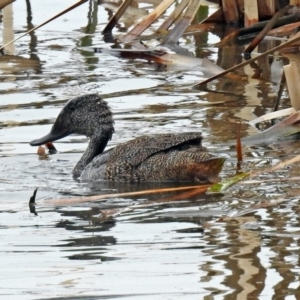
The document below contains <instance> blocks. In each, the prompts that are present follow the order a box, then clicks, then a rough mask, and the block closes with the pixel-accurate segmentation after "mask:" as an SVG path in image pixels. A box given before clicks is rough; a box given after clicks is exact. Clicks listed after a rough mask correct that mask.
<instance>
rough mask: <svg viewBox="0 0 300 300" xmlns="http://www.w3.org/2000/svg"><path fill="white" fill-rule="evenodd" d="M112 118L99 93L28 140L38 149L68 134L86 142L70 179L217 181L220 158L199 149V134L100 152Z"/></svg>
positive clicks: (146, 139)
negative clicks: (86, 144)
mask: <svg viewBox="0 0 300 300" xmlns="http://www.w3.org/2000/svg"><path fill="white" fill-rule="evenodd" d="M113 123H114V122H113V117H112V113H111V111H110V109H109V107H108V105H107V102H106V101H104V100H103V99H101V98H100V96H98V95H97V94H92V95H85V96H81V97H77V98H74V99H72V100H70V101H69V102H68V103H67V104H66V105H65V107H64V108H63V109H62V111H61V113H60V114H59V116H58V117H57V119H56V121H55V123H54V125H53V127H52V129H51V132H50V133H49V134H48V135H46V136H45V137H43V138H41V139H38V140H35V141H32V142H31V145H40V144H44V143H46V142H49V141H54V140H56V139H59V138H62V137H64V136H66V135H68V134H71V133H78V134H83V135H86V136H87V137H89V138H90V142H89V145H88V148H87V150H86V151H85V153H84V154H83V156H82V157H81V159H80V160H79V162H78V163H77V165H76V166H75V168H74V170H73V175H74V177H79V176H80V177H81V179H83V180H88V181H99V180H112V181H130V182H139V181H191V182H194V181H201V182H214V181H216V179H217V177H218V174H219V172H220V171H221V169H222V165H223V163H224V159H223V158H219V157H216V156H214V155H212V154H210V153H209V152H208V151H207V150H206V149H205V148H203V147H202V145H201V141H202V136H201V133H198V132H186V133H178V134H156V135H148V136H141V137H138V138H136V139H134V140H130V141H128V142H126V143H122V144H120V145H118V146H116V147H115V148H113V149H110V150H108V151H105V152H103V151H104V149H105V147H106V145H107V142H108V140H110V139H111V137H112V134H113V133H114V127H113Z"/></svg>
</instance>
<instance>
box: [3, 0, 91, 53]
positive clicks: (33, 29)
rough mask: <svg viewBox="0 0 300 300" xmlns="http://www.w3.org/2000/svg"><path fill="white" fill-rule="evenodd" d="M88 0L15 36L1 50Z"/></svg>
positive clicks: (84, 0) (80, 0)
mask: <svg viewBox="0 0 300 300" xmlns="http://www.w3.org/2000/svg"><path fill="white" fill-rule="evenodd" d="M87 1H88V0H79V1H78V2H77V3H75V4H73V5H71V6H70V7H68V8H67V9H65V10H63V11H62V12H60V13H58V14H57V15H55V16H53V17H51V18H50V19H48V20H46V21H45V22H43V23H41V24H40V25H37V26H35V27H34V28H32V29H30V30H28V31H26V32H25V33H23V34H21V35H20V36H18V37H17V38H15V39H13V40H11V41H9V42H8V43H6V44H5V45H3V46H1V47H0V50H2V49H3V48H4V47H6V46H8V45H10V44H11V43H13V42H15V41H17V40H19V39H21V38H22V37H24V36H25V35H27V34H29V33H31V32H33V31H35V30H36V29H38V28H40V27H42V26H44V25H46V24H48V23H49V22H51V21H53V20H55V19H57V18H58V17H60V16H62V15H64V14H65V13H67V12H69V11H70V10H72V9H74V8H76V7H78V6H80V5H81V4H83V3H85V2H87Z"/></svg>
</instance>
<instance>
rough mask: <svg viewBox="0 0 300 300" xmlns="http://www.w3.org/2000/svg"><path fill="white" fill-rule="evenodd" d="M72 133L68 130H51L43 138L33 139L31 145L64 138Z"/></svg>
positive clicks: (39, 144)
mask: <svg viewBox="0 0 300 300" xmlns="http://www.w3.org/2000/svg"><path fill="white" fill-rule="evenodd" d="M70 134H71V132H69V131H67V130H65V131H60V132H54V131H50V132H49V133H48V134H47V135H45V136H43V137H42V138H40V139H36V140H33V141H31V142H30V146H41V145H44V144H46V143H50V142H54V141H57V140H59V139H62V138H64V137H66V136H68V135H70Z"/></svg>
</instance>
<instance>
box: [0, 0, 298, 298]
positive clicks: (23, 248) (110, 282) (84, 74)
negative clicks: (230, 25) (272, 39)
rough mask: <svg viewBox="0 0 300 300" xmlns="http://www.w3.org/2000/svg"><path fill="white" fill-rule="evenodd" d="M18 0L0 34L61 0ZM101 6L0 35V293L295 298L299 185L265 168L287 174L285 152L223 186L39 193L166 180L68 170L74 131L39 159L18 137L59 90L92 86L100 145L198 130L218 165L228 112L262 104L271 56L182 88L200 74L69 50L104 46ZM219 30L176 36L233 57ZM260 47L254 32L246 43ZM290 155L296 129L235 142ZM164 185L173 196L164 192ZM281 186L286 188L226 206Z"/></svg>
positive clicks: (252, 163) (29, 136)
mask: <svg viewBox="0 0 300 300" xmlns="http://www.w3.org/2000/svg"><path fill="white" fill-rule="evenodd" d="M27 3H28V2H27ZM30 3H31V12H30V9H29V8H28V7H26V2H25V1H17V2H15V3H14V4H13V7H12V10H11V11H9V10H8V11H6V12H5V17H4V19H3V22H2V24H1V27H2V32H3V43H5V42H6V41H9V40H10V39H12V38H13V37H17V36H18V35H20V34H21V33H23V32H25V31H26V30H28V28H30V26H32V25H37V24H39V23H41V22H43V21H44V20H46V19H47V18H49V17H50V16H52V15H54V14H56V13H58V12H59V11H61V10H63V9H64V8H66V7H67V6H68V5H71V4H73V1H69V0H68V1H56V0H55V1H38V0H32V1H31V2H30ZM114 7H115V6H103V5H100V6H97V5H95V2H94V1H90V2H89V3H86V4H84V5H82V6H80V7H79V8H77V9H75V10H73V11H72V12H70V13H68V14H67V15H65V16H63V17H60V18H59V19H57V20H55V21H53V22H51V23H50V24H48V25H46V26H44V27H42V28H41V29H39V30H37V31H36V32H35V33H34V34H32V35H31V36H27V37H24V38H22V39H20V40H18V41H17V42H15V43H14V44H13V45H12V46H10V47H7V51H8V54H10V56H5V57H1V58H0V93H1V100H0V161H1V163H0V199H1V201H0V212H1V218H0V230H1V234H0V266H1V268H0V269H1V271H0V297H1V298H3V299H22V300H23V299H118V298H122V299H298V298H299V297H300V289H299V271H300V270H299V239H300V224H299V211H300V208H299V200H298V195H299V184H298V181H282V182H280V181H278V180H279V179H281V178H282V179H286V178H287V177H296V176H299V168H298V165H294V166H290V167H286V168H284V169H283V170H280V171H276V172H273V173H271V174H262V175H261V176H260V177H258V178H255V179H258V180H259V181H260V182H259V183H256V184H239V185H237V186H235V187H233V188H231V189H230V190H229V191H228V192H225V193H224V194H216V195H203V194H202V195H196V196H191V195H190V194H187V193H185V194H181V193H183V192H181V193H177V194H167V193H164V194H154V195H141V196H136V197H115V198H107V199H103V200H101V201H97V202H85V203H77V204H73V205H54V204H53V203H52V201H53V200H54V199H61V198H64V197H67V198H69V197H76V196H88V195H93V194H98V193H101V194H108V193H117V192H132V191H138V190H144V189H150V188H161V187H170V186H174V185H170V184H169V185H166V184H163V183H160V184H148V185H147V184H140V185H139V184H110V183H101V184H100V183H99V184H96V185H95V184H94V185H92V184H86V183H81V182H77V181H74V180H73V179H72V177H71V170H72V168H73V167H74V165H75V163H76V162H77V161H78V159H79V158H80V156H81V155H82V153H83V151H84V150H85V148H86V146H87V139H86V138H84V137H81V136H70V137H67V138H65V139H63V140H61V141H58V142H56V143H55V145H56V147H57V149H58V150H59V153H58V154H56V155H51V156H48V157H46V158H39V157H38V156H37V154H36V150H37V149H36V148H33V147H30V146H29V144H28V143H29V142H30V141H31V140H33V139H36V138H37V137H40V136H43V135H44V134H45V133H47V132H48V131H49V130H50V128H51V126H52V124H53V122H54V120H55V117H56V116H57V114H58V113H59V111H60V109H61V108H62V106H63V105H64V104H65V103H66V101H67V100H69V99H70V98H72V97H75V96H78V95H82V94H85V93H94V92H98V93H99V94H102V95H103V96H104V97H105V99H106V100H107V101H108V102H109V105H110V106H111V108H112V111H113V113H114V117H115V122H116V133H115V134H114V137H113V139H112V141H111V142H110V143H109V145H108V147H113V146H115V145H117V144H118V143H121V142H124V141H127V140H129V139H132V138H134V137H137V136H140V135H142V134H152V133H161V132H182V131H192V130H195V131H196V130H199V131H202V132H203V136H204V145H205V146H207V147H208V148H209V149H210V150H212V151H214V152H216V153H218V154H220V155H223V156H225V157H227V162H226V165H225V167H224V171H223V172H222V176H223V177H226V176H231V175H233V174H234V173H235V150H234V147H231V146H229V142H230V141H232V140H234V139H235V136H236V131H237V123H238V122H239V121H240V120H241V121H242V122H243V123H242V126H241V133H242V135H243V136H247V135H251V134H254V133H256V132H257V130H256V129H255V128H253V127H251V126H249V125H247V123H246V121H249V120H252V119H254V118H256V117H258V116H260V115H262V114H264V113H266V112H269V111H271V110H272V107H273V104H274V100H275V97H276V93H277V90H278V81H279V78H280V74H279V75H278V73H279V72H278V70H280V63H282V61H283V62H284V63H287V59H286V58H284V59H282V58H281V57H275V59H274V58H268V59H264V60H260V61H259V62H258V63H257V64H254V65H252V66H251V67H249V66H248V67H245V68H244V69H242V70H240V71H239V73H240V74H241V75H243V76H244V75H245V77H246V80H243V81H234V80H231V79H220V80H218V81H216V82H213V83H211V84H209V86H208V90H202V91H199V90H194V89H192V88H191V86H192V85H193V84H195V83H197V82H199V81H201V79H203V76H202V74H201V73H200V72H199V71H197V70H180V69H174V70H163V69H162V68H160V67H158V66H157V65H155V64H149V63H147V62H143V61H139V60H136V61H134V60H128V59H120V58H117V57H114V56H110V55H109V54H105V53H103V54H101V55H91V54H90V53H88V52H86V51H83V50H82V49H81V47H83V46H90V45H95V46H99V47H111V46H113V45H112V44H106V43H104V41H103V37H102V35H101V30H102V29H103V27H104V25H105V24H106V23H107V21H108V19H109V17H110V15H111V11H110V10H109V9H110V8H114ZM141 7H142V8H143V9H144V10H145V9H148V8H151V4H143V5H142V6H141ZM28 14H29V17H30V16H31V17H30V18H27V17H28ZM132 19H133V18H132V16H131V17H128V19H124V20H122V22H121V25H120V26H118V27H117V28H116V30H115V34H116V35H117V34H121V33H122V32H124V31H126V30H127V29H126V28H127V27H128V26H131V23H130V21H129V20H132ZM9 21H12V24H13V25H12V26H11V24H10V23H11V22H9ZM11 28H12V29H13V30H10V29H11ZM224 30H225V31H229V30H231V29H227V28H226V29H224ZM224 30H223V29H221V30H220V28H219V30H216V32H213V33H209V34H206V33H201V34H199V33H198V34H195V35H188V36H185V37H184V38H182V39H181V44H182V45H183V46H184V47H186V48H187V49H188V50H189V51H191V52H192V53H194V54H195V55H196V56H197V57H200V58H202V57H207V58H209V59H210V60H212V61H213V62H215V63H217V64H218V65H220V66H221V67H223V68H228V67H230V66H232V65H233V64H234V63H239V62H240V61H242V56H241V55H240V53H241V51H242V49H243V46H242V45H236V44H234V45H232V46H226V47H223V48H217V47H215V46H214V45H213V44H212V43H213V42H216V41H218V40H219V38H220V36H222V35H223V34H224ZM272 46H274V45H273V43H267V42H264V43H263V44H262V45H261V46H260V48H259V49H258V51H264V50H265V49H267V48H268V47H272ZM278 63H279V67H278V65H276V64H278ZM258 73H259V74H260V78H261V79H257V76H255V75H257V74H258ZM283 98H284V99H283V102H282V107H283V108H285V107H288V106H289V105H290V104H289V101H288V95H287V94H286V93H284V95H283ZM298 154H299V142H297V141H290V142H286V143H282V144H280V145H269V146H259V147H258V146H256V147H249V148H246V149H245V155H244V164H243V169H244V170H252V169H258V168H260V167H264V166H267V165H274V164H276V163H278V162H279V161H281V160H283V159H288V158H291V157H293V156H295V155H298ZM267 180H268V181H267ZM175 186H179V185H178V184H176V185H175ZM36 188H38V193H37V207H36V210H35V212H34V211H32V212H30V210H29V206H28V201H29V198H30V197H31V195H32V194H33V191H34V189H36ZM178 194H180V195H181V197H180V198H181V199H182V200H180V201H175V199H176V197H177V198H178ZM176 195H177V196H176ZM175 196H176V197H175ZM172 197H173V198H172ZM282 198H284V199H288V201H287V202H283V203H281V204H279V205H276V206H271V207H266V208H260V209H257V210H255V211H250V212H249V213H248V214H246V215H243V216H241V217H236V218H228V217H226V216H232V215H234V214H235V213H236V212H238V211H241V210H242V209H247V208H248V207H250V206H251V205H253V204H255V203H259V202H261V201H266V202H268V201H271V200H274V199H282ZM149 203H151V204H149ZM103 213H105V214H106V215H107V216H108V217H105V215H104V214H103Z"/></svg>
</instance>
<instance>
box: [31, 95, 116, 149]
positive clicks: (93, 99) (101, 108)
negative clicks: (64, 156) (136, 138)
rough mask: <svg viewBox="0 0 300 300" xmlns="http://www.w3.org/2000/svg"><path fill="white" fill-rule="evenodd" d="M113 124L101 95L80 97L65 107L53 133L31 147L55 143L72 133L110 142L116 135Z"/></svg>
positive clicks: (54, 126)
mask: <svg viewBox="0 0 300 300" xmlns="http://www.w3.org/2000/svg"><path fill="white" fill-rule="evenodd" d="M113 123H114V122H113V118H112V113H111V111H110V109H109V107H108V105H107V102H106V101H104V100H103V99H102V98H101V97H100V96H99V95H97V94H91V95H85V96H79V97H76V98H74V99H72V100H70V101H68V103H67V104H66V105H65V106H64V108H63V109H62V110H61V112H60V114H59V115H58V117H57V119H56V120H55V123H54V124H53V126H52V128H51V131H50V132H49V133H48V134H47V135H45V136H44V137H42V138H39V139H36V140H34V141H31V142H30V145H31V146H39V145H43V144H45V143H48V142H54V141H56V140H59V139H61V138H64V137H66V136H68V135H70V134H72V133H76V134H81V135H85V136H87V137H89V138H93V137H95V138H96V139H100V140H103V139H107V140H109V139H111V137H112V134H113V133H114V127H113Z"/></svg>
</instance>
